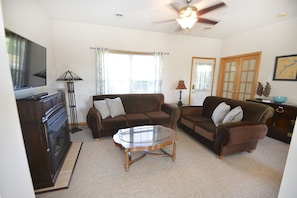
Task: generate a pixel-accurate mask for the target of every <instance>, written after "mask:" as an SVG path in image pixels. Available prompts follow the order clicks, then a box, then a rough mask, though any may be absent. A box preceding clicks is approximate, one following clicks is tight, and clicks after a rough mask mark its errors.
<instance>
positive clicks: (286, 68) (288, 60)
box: [273, 54, 297, 81]
mask: <svg viewBox="0 0 297 198" xmlns="http://www.w3.org/2000/svg"><path fill="white" fill-rule="evenodd" d="M273 80H282V81H297V54H292V55H286V56H277V57H276V58H275V66H274V73H273Z"/></svg>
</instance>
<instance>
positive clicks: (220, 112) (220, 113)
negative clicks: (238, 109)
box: [211, 102, 231, 126]
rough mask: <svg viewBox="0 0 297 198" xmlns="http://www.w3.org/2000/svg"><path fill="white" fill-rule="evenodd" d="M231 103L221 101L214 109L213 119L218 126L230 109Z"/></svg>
mask: <svg viewBox="0 0 297 198" xmlns="http://www.w3.org/2000/svg"><path fill="white" fill-rule="evenodd" d="M230 108H231V107H230V105H227V104H226V103H225V102H221V103H220V104H219V105H218V106H217V107H216V108H215V110H214V111H213V113H212V116H211V119H212V120H213V122H214V124H215V125H216V126H218V125H219V124H220V123H222V121H223V119H224V118H225V116H226V115H227V113H228V112H229V111H230Z"/></svg>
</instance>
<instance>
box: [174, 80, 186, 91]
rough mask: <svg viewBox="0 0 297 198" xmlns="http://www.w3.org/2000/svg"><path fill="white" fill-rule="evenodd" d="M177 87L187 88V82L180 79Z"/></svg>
mask: <svg viewBox="0 0 297 198" xmlns="http://www.w3.org/2000/svg"><path fill="white" fill-rule="evenodd" d="M176 89H187V87H186V85H185V82H184V81H183V80H180V81H178V85H177V87H176Z"/></svg>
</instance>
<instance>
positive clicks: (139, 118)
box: [125, 113, 150, 127]
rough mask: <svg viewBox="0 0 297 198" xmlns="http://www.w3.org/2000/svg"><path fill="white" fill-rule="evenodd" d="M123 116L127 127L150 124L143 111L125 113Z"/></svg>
mask: <svg viewBox="0 0 297 198" xmlns="http://www.w3.org/2000/svg"><path fill="white" fill-rule="evenodd" d="M125 117H126V120H127V123H128V126H129V127H133V126H139V125H146V124H150V119H149V117H147V116H146V115H145V114H143V113H133V114H127V115H125Z"/></svg>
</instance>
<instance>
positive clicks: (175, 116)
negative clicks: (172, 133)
mask: <svg viewBox="0 0 297 198" xmlns="http://www.w3.org/2000/svg"><path fill="white" fill-rule="evenodd" d="M161 110H162V111H164V112H165V113H167V114H168V115H170V120H171V124H170V125H171V126H170V127H171V128H172V129H174V130H175V129H176V128H177V121H178V120H179V116H180V110H179V108H178V107H177V106H176V105H173V104H168V103H163V104H162V106H161Z"/></svg>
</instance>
